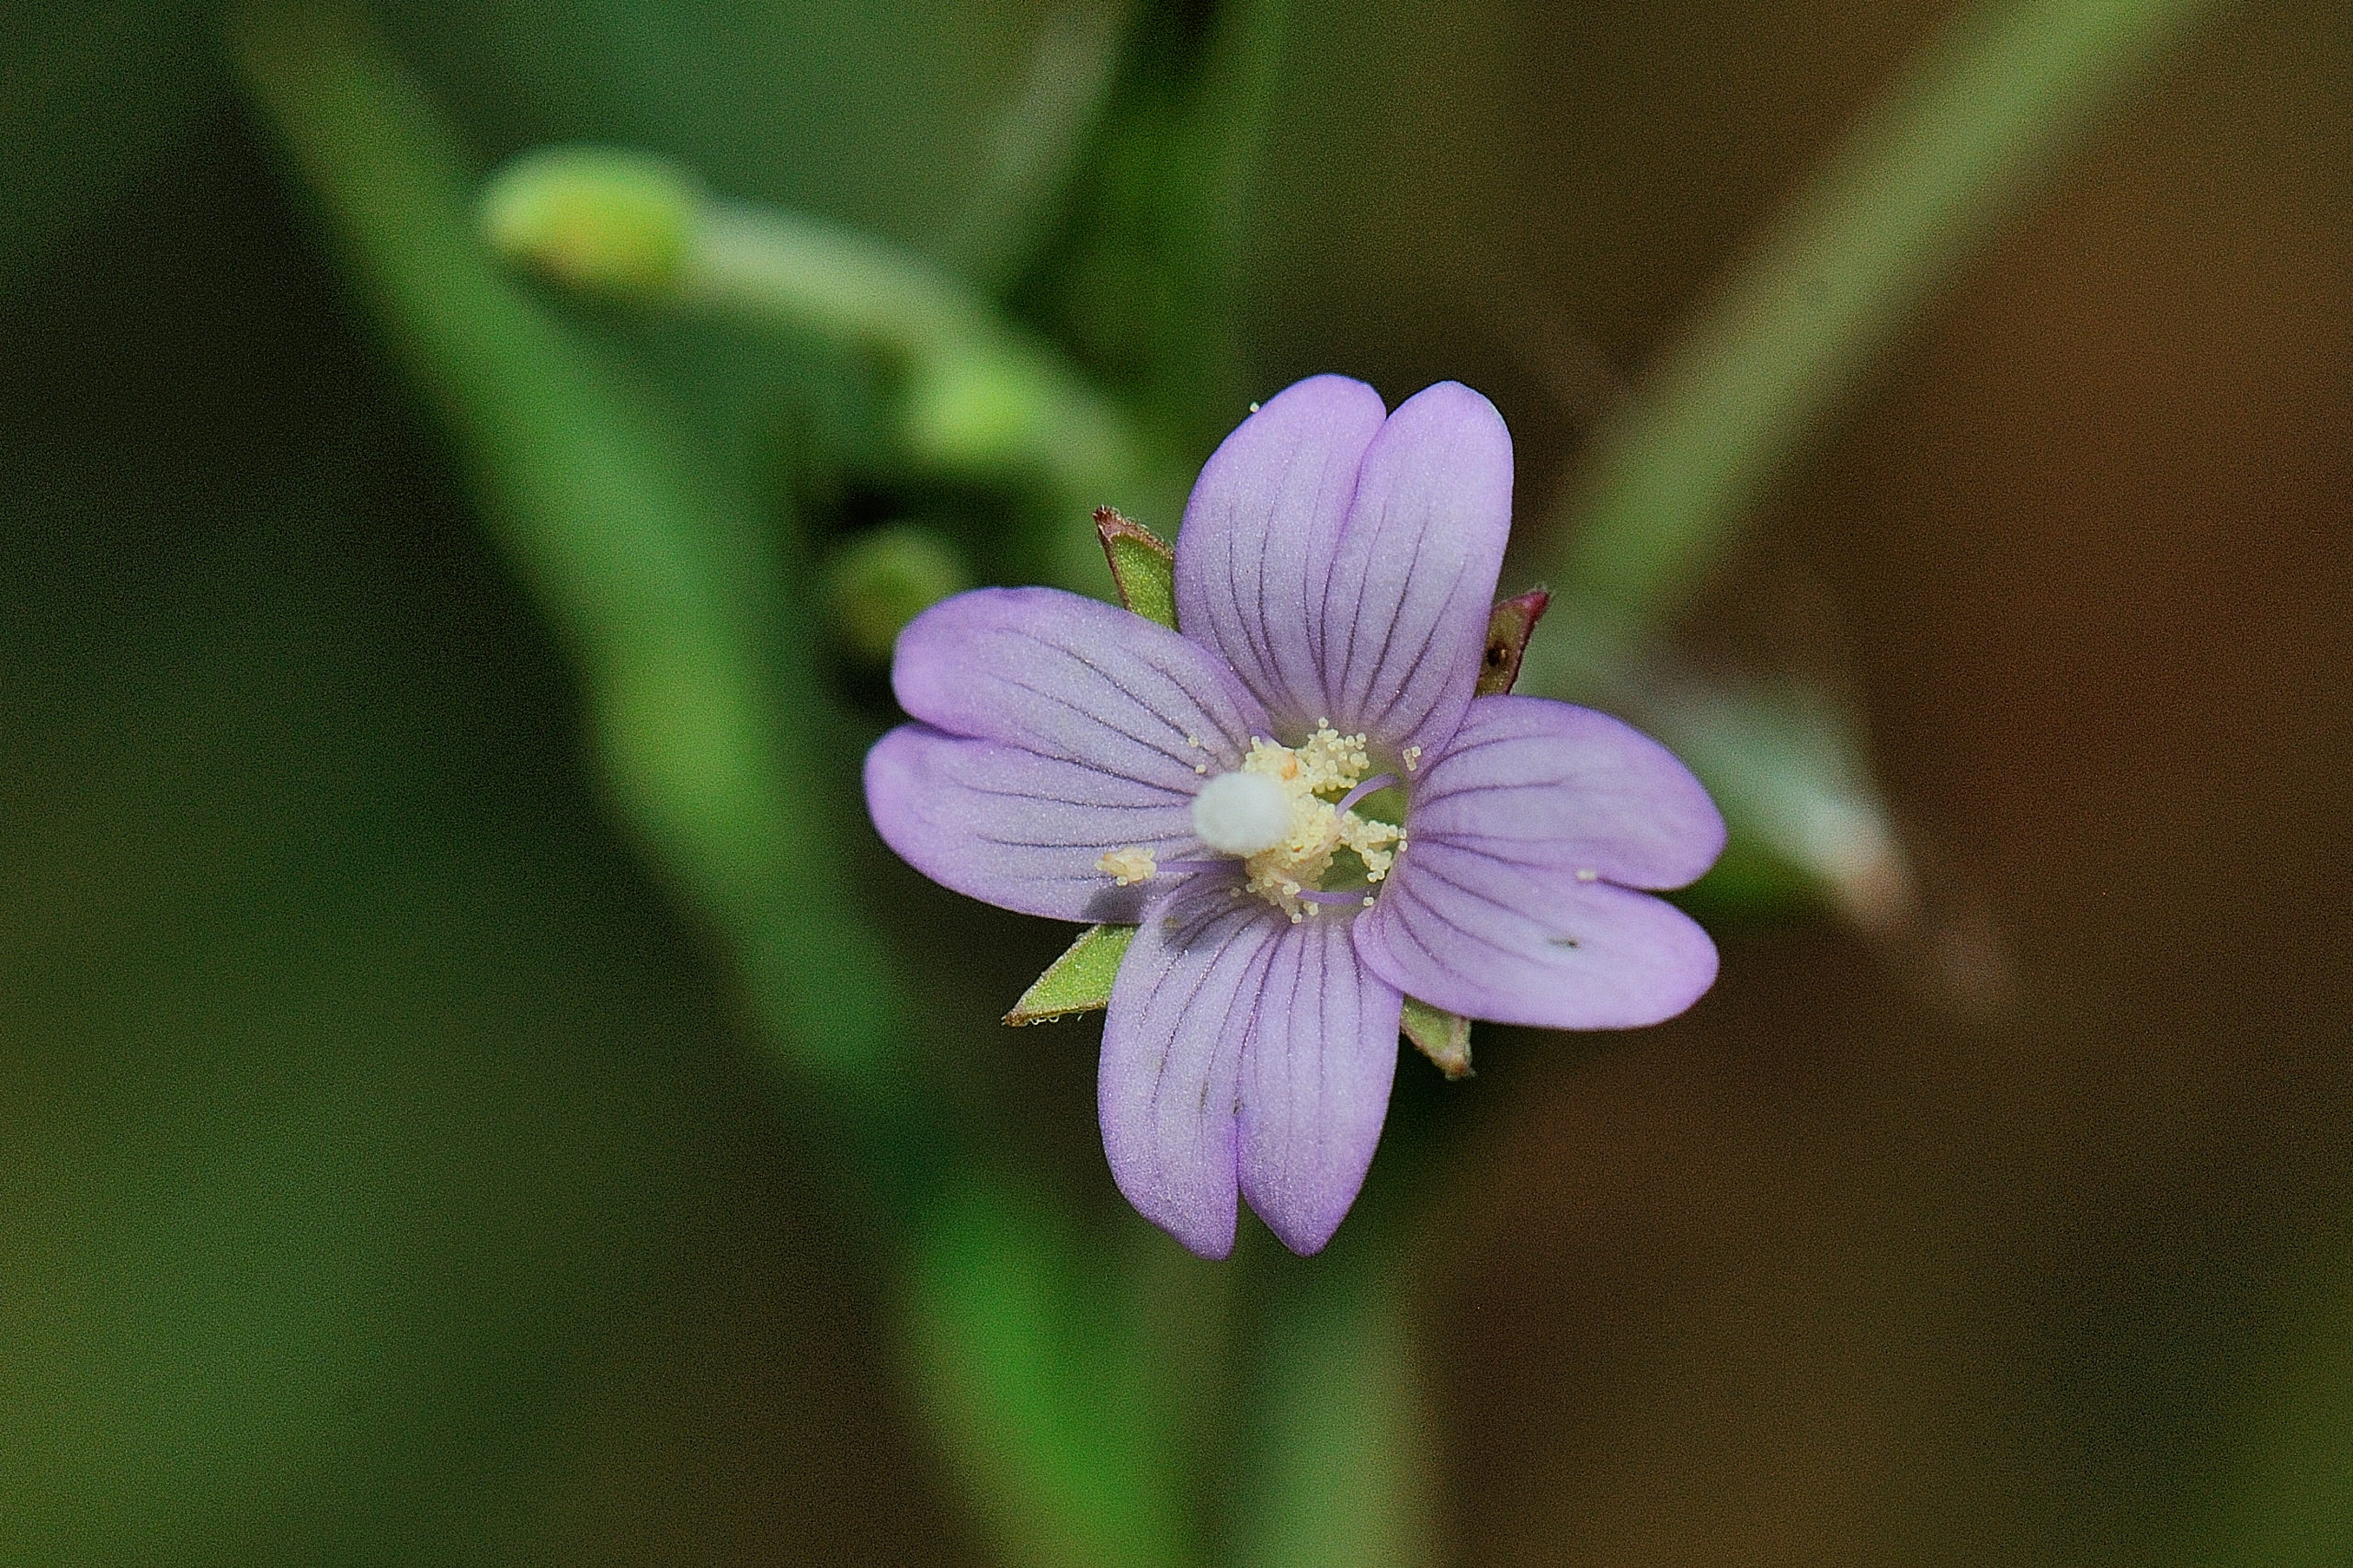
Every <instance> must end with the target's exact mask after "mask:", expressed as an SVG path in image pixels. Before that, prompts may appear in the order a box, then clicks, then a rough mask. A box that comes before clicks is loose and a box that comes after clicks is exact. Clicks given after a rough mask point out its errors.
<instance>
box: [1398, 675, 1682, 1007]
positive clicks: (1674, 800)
mask: <svg viewBox="0 0 2353 1568" xmlns="http://www.w3.org/2000/svg"><path fill="white" fill-rule="evenodd" d="M1406 833H1407V836H1408V838H1409V840H1410V841H1411V842H1414V843H1417V844H1418V843H1422V842H1426V841H1435V840H1438V839H1443V840H1445V841H1446V842H1447V843H1449V844H1451V845H1455V846H1459V847H1461V848H1463V849H1466V850H1475V851H1478V852H1480V853H1483V854H1486V855H1489V856H1493V857H1495V858H1499V859H1503V860H1507V861H1510V862H1512V863H1513V864H1516V865H1518V866H1522V867H1525V868H1527V869H1529V870H1531V871H1538V870H1541V871H1551V872H1560V873H1563V874H1565V875H1568V876H1571V877H1575V876H1578V875H1579V874H1581V873H1582V874H1583V876H1584V878H1585V880H1586V881H1610V882H1616V883H1618V884H1619V885H1620V886H1621V887H1631V888H1679V887H1681V886H1683V885H1684V884H1685V883H1687V882H1690V881H1696V880H1697V879H1698V878H1699V876H1700V875H1701V874H1702V873H1704V872H1705V871H1706V870H1707V869H1708V868H1709V867H1711V866H1712V865H1714V864H1715V863H1716V857H1717V856H1718V855H1720V854H1722V852H1723V846H1724V822H1723V818H1722V816H1721V815H1719V814H1718V813H1717V811H1716V805H1715V802H1714V801H1711V800H1710V799H1709V798H1708V791H1707V790H1705V789H1703V788H1702V787H1701V786H1700V783H1699V780H1698V779H1697V778H1693V777H1692V776H1691V770H1690V769H1689V768H1688V767H1684V766H1683V764H1682V763H1681V762H1679V761H1677V759H1676V756H1675V754H1674V753H1672V752H1670V751H1668V750H1667V749H1666V748H1665V746H1663V745H1661V744H1658V743H1657V742H1656V741H1654V740H1652V739H1651V738H1650V737H1649V736H1648V735H1645V734H1643V733H1642V732H1641V731H1640V730H1637V729H1635V728H1634V727H1633V726H1632V725H1631V724H1627V723H1624V722H1620V721H1619V720H1617V719H1613V718H1611V717H1610V716H1609V715H1608V714H1607V713H1598V712H1596V711H1595V710H1592V709H1590V708H1579V707H1577V706H1575V705H1574V704H1573V703H1567V702H1554V701H1552V700H1551V699H1546V698H1541V697H1482V698H1478V699H1474V700H1473V701H1472V704H1471V707H1470V709H1469V710H1468V711H1467V712H1466V713H1465V714H1464V715H1463V720H1462V724H1461V728H1460V729H1458V730H1456V731H1455V733H1454V739H1453V740H1452V741H1450V742H1449V743H1448V745H1447V748H1446V751H1445V753H1444V754H1443V755H1441V756H1439V757H1438V760H1437V761H1436V762H1435V763H1432V764H1427V765H1425V766H1424V767H1423V768H1422V770H1421V775H1420V777H1419V778H1417V779H1416V780H1415V787H1414V800H1413V814H1412V816H1411V817H1410V818H1409V819H1408V821H1407V823H1406ZM1416 994H1418V993H1416Z"/></svg>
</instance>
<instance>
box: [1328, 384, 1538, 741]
mask: <svg viewBox="0 0 2353 1568" xmlns="http://www.w3.org/2000/svg"><path fill="white" fill-rule="evenodd" d="M1511 478H1512V469H1511V434H1510V432H1508V431H1507V430H1506V429H1505V428H1504V422H1503V417H1502V416H1501V415H1498V414H1496V412H1495V405H1494V404H1492V403H1489V402H1488V401H1487V400H1486V399H1485V398H1483V397H1481V396H1480V395H1479V394H1478V393H1477V392H1472V390H1471V389H1470V388H1468V387H1465V386H1461V385H1458V384H1457V383H1455V382H1453V381H1440V382H1439V383H1438V385H1436V386H1434V387H1430V388H1428V389H1427V390H1426V391H1423V392H1417V393H1415V395H1414V396H1412V397H1410V398H1408V399H1406V400H1405V402H1404V403H1403V404H1401V405H1400V406H1399V407H1398V410H1397V412H1396V413H1394V414H1392V415H1390V416H1389V421H1388V423H1387V424H1385V425H1383V426H1381V433H1380V434H1379V435H1377V436H1375V437H1373V438H1372V444H1371V445H1370V446H1369V447H1367V448H1366V449H1365V453H1364V460H1363V462H1362V463H1361V464H1360V465H1359V466H1358V471H1357V485H1356V498H1355V499H1354V500H1353V501H1352V502H1351V503H1350V504H1349V507H1348V519H1347V524H1346V526H1345V527H1344V528H1342V529H1341V532H1340V542H1339V548H1338V550H1337V551H1336V553H1335V556H1334V558H1333V562H1332V574H1331V578H1330V580H1329V582H1328V583H1326V584H1325V585H1324V599H1323V607H1322V610H1321V613H1320V614H1319V615H1318V616H1316V617H1315V618H1314V619H1315V626H1316V630H1315V632H1314V634H1313V643H1314V647H1315V653H1316V667H1317V668H1318V669H1319V670H1320V671H1321V672H1322V676H1323V689H1324V697H1325V699H1326V700H1327V701H1328V703H1329V707H1328V708H1327V709H1326V710H1324V711H1325V712H1327V713H1328V714H1329V716H1330V718H1331V720H1332V722H1333V723H1335V724H1336V725H1337V726H1339V728H1340V729H1341V731H1342V732H1343V733H1347V732H1349V731H1358V730H1361V731H1363V732H1365V733H1368V734H1370V736H1371V737H1372V740H1373V744H1374V745H1375V747H1376V748H1378V749H1380V750H1381V751H1383V752H1385V753H1388V754H1391V755H1394V754H1395V753H1397V752H1400V751H1402V750H1403V749H1404V747H1406V746H1408V745H1419V746H1421V747H1423V748H1425V749H1426V750H1427V751H1428V752H1430V753H1431V754H1433V755H1435V754H1436V753H1437V752H1438V750H1439V749H1440V748H1441V747H1442V746H1443V745H1444V744H1446V741H1447V739H1448V737H1449V736H1450V735H1452V734H1453V733H1454V727H1455V725H1456V724H1458V723H1460V722H1461V719H1462V710H1463V708H1464V707H1465V706H1466V705H1467V704H1468V703H1469V702H1470V700H1471V692H1472V687H1473V686H1474V685H1475V683H1476V682H1477V680H1478V676H1479V665H1480V656H1481V654H1482V653H1483V652H1484V651H1485V648H1486V641H1487V614H1488V611H1489V610H1490V609H1491V608H1493V606H1494V602H1495V575H1496V573H1497V572H1498V571H1500V570H1501V568H1502V565H1503V558H1504V538H1505V536H1506V534H1507V533H1508V532H1509V531H1510V528H1511Z"/></svg>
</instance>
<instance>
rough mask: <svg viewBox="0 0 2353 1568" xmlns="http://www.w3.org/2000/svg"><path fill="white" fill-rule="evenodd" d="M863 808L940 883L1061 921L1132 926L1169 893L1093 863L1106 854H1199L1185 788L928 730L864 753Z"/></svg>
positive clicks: (919, 727)
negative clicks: (1123, 883)
mask: <svg viewBox="0 0 2353 1568" xmlns="http://www.w3.org/2000/svg"><path fill="white" fill-rule="evenodd" d="M866 804H867V810H868V812H870V814H871V815H872V816H873V818H874V826H875V829H876V831H877V832H879V833H881V835H882V842H883V843H885V844H888V845H889V846H891V847H892V849H894V850H896V851H897V852H898V855H899V858H901V859H903V860H904V861H906V863H907V864H908V865H910V866H913V867H914V868H915V869H916V870H918V871H921V872H922V873H923V874H924V875H925V876H926V877H929V878H930V879H931V880H932V881H935V882H938V883H939V884H940V885H941V886H943V887H949V888H953V889H955V890H956V891H957V892H961V893H963V894H965V895H966V896H967V897H970V898H977V899H979V900H981V901H982V902H983V903H994V904H995V905H996V906H997V907H998V908H1000V909H1014V910H1018V911H1020V912H1021V913H1022V914H1024V915H1045V916H1047V917H1048V918H1050V919H1054V920H1089V921H1095V920H1111V921H1118V922H1120V923H1122V924H1126V923H1130V922H1133V921H1136V920H1139V919H1142V909H1143V903H1144V901H1145V899H1146V897H1147V896H1149V895H1154V894H1156V893H1158V892H1165V891H1166V890H1165V887H1156V886H1155V885H1154V883H1152V882H1138V883H1134V884H1131V885H1130V886H1128V887H1124V888H1123V887H1120V886H1119V885H1118V883H1117V882H1116V881H1114V880H1113V879H1112V878H1111V877H1109V876H1108V875H1106V874H1105V873H1104V872H1103V871H1102V870H1101V869H1099V867H1098V866H1097V861H1099V860H1100V859H1101V858H1102V855H1103V852H1104V850H1105V849H1107V848H1128V847H1134V848H1140V849H1150V850H1152V851H1153V852H1154V854H1155V855H1157V856H1158V857H1159V858H1161V859H1163V860H1172V859H1179V858H1185V857H1187V856H1197V855H1199V853H1201V850H1200V846H1199V841H1198V840H1196V839H1195V838H1194V836H1193V819H1192V801H1191V798H1190V797H1189V796H1188V795H1186V794H1184V793H1182V792H1180V791H1178V790H1166V789H1163V788H1162V787H1161V786H1159V785H1157V784H1142V783H1138V782H1137V781H1135V780H1134V779H1131V778H1120V777H1118V776H1117V775H1115V774H1109V773H1105V772H1102V771H1101V770H1099V769H1097V768H1092V767H1086V766H1085V765H1084V764H1081V763H1075V762H1064V761H1063V760H1061V759H1060V758H1057V757H1047V756H1038V755H1037V754H1036V753H1034V752H1026V751H1023V750H1021V749H1020V748H1019V747H1017V746H1010V745H1006V744H1004V743H1003V742H1001V741H978V740H969V739H965V738H963V737H961V736H957V735H949V734H945V733H941V732H940V731H938V730H935V729H933V728H931V727H930V726H929V725H927V724H902V725H900V726H899V727H898V728H897V729H895V730H893V731H892V732H891V733H889V734H887V735H885V736H883V737H882V738H881V740H880V741H878V742H876V743H875V745H874V749H873V750H872V751H870V752H869V753H867V755H866Z"/></svg>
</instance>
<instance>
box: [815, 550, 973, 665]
mask: <svg viewBox="0 0 2353 1568" xmlns="http://www.w3.org/2000/svg"><path fill="white" fill-rule="evenodd" d="M971 586H972V574H971V573H970V572H969V571H968V570H966V568H965V565H964V558H963V556H962V554H961V552H960V551H958V550H957V549H956V547H955V546H954V545H953V544H951V543H949V541H948V540H945V539H943V538H941V537H940V536H939V535H938V534H937V533H935V532H934V531H932V530H931V529H930V528H925V527H923V526H922V525H921V524H918V523H893V524H892V525H890V526H889V527H887V528H876V529H874V530H873V531H871V532H870V533H865V534H861V535H859V536H858V538H856V539H854V540H850V541H848V542H847V544H844V545H843V546H842V547H841V548H840V549H839V550H837V551H835V552H834V556H833V559H832V560H831V561H829V562H827V563H826V567H825V603H826V609H827V612H828V615H829V617H830V619H831V620H832V623H833V630H834V634H835V637H836V638H838V639H839V640H840V642H841V643H842V645H843V646H844V647H845V648H847V650H848V651H849V652H850V653H852V654H853V655H855V656H856V657H858V658H859V659H862V660H865V661H867V662H869V663H872V664H878V665H879V664H885V663H888V662H889V660H890V657H891V648H892V644H893V643H894V642H897V641H898V638H899V632H900V630H901V629H902V628H904V626H905V625H906V624H907V622H909V621H911V620H913V619H915V617H916V616H918V615H921V614H922V613H923V612H924V611H925V610H927V609H929V608H931V607H932V606H933V605H936V604H938V602H939V601H940V600H942V599H944V598H948V597H950V596H952V595H955V594H961V593H962V592H963V591H964V590H965V589H966V588H969V587H971Z"/></svg>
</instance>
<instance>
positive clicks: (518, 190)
mask: <svg viewBox="0 0 2353 1568" xmlns="http://www.w3.org/2000/svg"><path fill="white" fill-rule="evenodd" d="M481 212H482V226H483V233H484V235H485V237H486V238H487V239H488V241H489V242H490V244H492V246H493V247H494V249H495V250H496V251H497V252H498V253H499V254H500V255H501V256H504V257H505V258H506V259H507V260H509V261H512V262H516V263H518V264H521V265H525V266H529V267H534V268H536V269H538V270H540V271H541V272H543V273H545V274H547V275H548V276H550V277H551V278H554V279H556V280H558V281H561V282H563V283H565V284H567V285H569V286H571V287H574V288H581V289H586V290H596V291H599V292H605V293H613V294H620V295H623V296H626V297H631V298H636V299H641V300H644V301H649V302H654V303H660V304H665V305H669V306H672V307H674V308H680V309H688V310H705V311H710V312H719V313H722V314H725V315H728V316H732V317H733V318H735V319H738V320H743V321H747V322H753V323H756V324H761V325H763V326H767V327H771V328H783V329H786V330H790V331H798V332H808V333H815V334H819V335H824V336H825V337H828V338H831V339H833V340H835V341H837V342H842V343H849V344H855V345H858V346H859V347H864V348H867V349H869V350H870V351H873V352H875V353H878V354H880V355H881V356H882V357H884V358H886V359H887V360H888V361H890V362H891V363H892V365H893V366H894V368H895V369H897V370H898V371H899V372H900V374H901V375H902V377H903V378H904V387H903V395H902V397H901V400H900V403H899V423H898V429H897V432H896V435H897V438H898V440H899V443H900V445H901V447H902V449H903V450H904V453H905V455H906V456H907V458H908V459H909V460H911V461H913V462H915V463H917V464H919V465H921V466H923V467H925V468H927V469H930V470H932V471H934V472H947V473H961V474H968V475H975V476H981V477H987V478H1014V479H1019V478H1025V477H1026V478H1033V479H1037V480H1041V481H1043V482H1044V483H1046V484H1047V485H1049V486H1050V487H1051V490H1052V492H1053V493H1054V494H1055V495H1056V496H1057V497H1058V498H1059V505H1060V509H1061V510H1062V511H1063V513H1065V514H1066V515H1067V516H1068V517H1070V518H1071V519H1072V520H1071V523H1070V526H1069V527H1067V528H1056V529H1055V530H1054V531H1053V534H1052V538H1051V550H1050V564H1051V569H1052V571H1053V573H1054V575H1055V577H1056V579H1057V581H1059V582H1062V583H1063V584H1064V585H1067V586H1071V587H1074V588H1078V589H1080V590H1082V591H1084V592H1087V593H1091V594H1095V595H1097V596H1098V597H1108V594H1109V591H1110V581H1109V578H1108V575H1107V574H1106V573H1105V571H1104V567H1103V556H1102V551H1101V550H1100V549H1099V548H1098V547H1097V544H1096V542H1095V537H1094V533H1093V530H1092V529H1091V528H1088V527H1086V518H1088V517H1092V516H1093V515H1094V509H1095V508H1096V507H1097V506H1120V507H1121V508H1122V509H1126V510H1131V511H1133V512H1135V513H1136V515H1138V516H1140V517H1154V518H1156V519H1160V520H1162V521H1164V522H1165V523H1173V522H1174V520H1175V517H1176V511H1177V509H1178V508H1179V507H1180V506H1182V504H1183V500H1184V494H1185V478H1184V473H1183V470H1182V465H1181V464H1180V463H1179V462H1177V461H1176V460H1175V459H1174V458H1173V456H1172V455H1171V454H1169V453H1168V452H1166V451H1164V450H1162V449H1160V448H1159V447H1158V446H1157V445H1156V444H1155V443H1154V442H1153V441H1152V440H1151V439H1149V438H1148V437H1146V436H1145V435H1144V434H1143V433H1142V432H1141V431H1140V430H1138V429H1137V428H1136V427H1135V426H1134V424H1133V423H1132V422H1131V420H1130V419H1129V418H1128V417H1127V416H1126V415H1125V414H1124V413H1123V412H1122V411H1121V410H1120V407H1119V405H1118V404H1117V403H1113V402H1112V401H1111V400H1110V399H1108V397H1106V396H1104V395H1103V394H1102V393H1101V392H1098V391H1097V390H1096V389H1095V388H1094V387H1093V386H1091V385H1089V384H1088V382H1087V381H1086V378H1085V377H1083V376H1082V375H1080V374H1079V373H1078V371H1077V370H1076V369H1074V367H1073V366H1071V365H1070V364H1069V363H1068V361H1067V360H1065V359H1064V358H1062V357H1061V356H1060V355H1058V354H1056V353H1055V352H1054V351H1053V349H1052V348H1051V347H1049V346H1047V345H1046V344H1044V343H1042V342H1040V341H1039V340H1038V339H1037V338H1035V337H1033V336H1032V335H1029V334H1027V333H1025V332H1023V331H1021V330H1020V329H1018V328H1017V327H1016V326H1015V325H1013V324H1011V323H1010V322H1008V321H1006V319H1005V318H1004V317H1003V316H1002V315H1000V314H999V313H998V312H996V311H995V310H994V309H993V308H992V307H991V306H990V305H989V303H988V302H987V301H985V300H984V299H983V298H982V297H981V296H980V295H979V294H977V293H976V292H975V291H973V290H972V289H970V288H969V287H968V286H966V285H965V284H964V283H963V282H962V281H961V279H959V278H956V277H955V276H954V275H952V274H950V273H949V272H947V271H946V270H944V269H942V268H941V267H938V266H937V265H935V264H934V263H932V262H931V261H929V260H928V259H926V257H924V256H920V255H918V254H916V253H915V252H913V251H910V250H907V249H905V248H904V247H902V246H899V245H894V244H890V243H889V242H887V241H884V240H880V239H876V238H874V237H872V236H870V235H868V234H864V233H859V232H858V231H857V230H854V229H848V228H844V227H842V226H841V225H839V224H835V223H832V222H827V221H825V220H824V219H822V218H818V217H815V216H813V215H811V214H808V213H803V212H795V211H789V210H782V209H779V208H770V207H760V206H755V205H752V204H750V203H746V202H736V201H727V200H723V199H719V198H717V197H714V196H711V195H710V194H709V193H708V192H706V191H704V190H703V188H702V187H701V185H700V184H699V182H698V181H697V180H696V179H695V177H694V176H693V175H692V174H691V173H690V172H688V170H685V169H682V168H679V167H678V166H676V165H673V164H670V163H667V162H665V161H664V160H661V159H657V158H654V157H651V156H649V155H647V154H644V153H630V152H620V151H617V150H613V149H608V148H597V147H553V148H545V149H542V150H540V151H539V152H535V153H529V154H528V155H526V156H524V157H521V158H518V159H517V160H516V161H514V162H513V163H511V164H509V165H506V167H505V168H503V169H501V170H500V171H499V172H498V173H497V175H496V176H494V178H493V179H492V181H491V182H490V184H489V185H488V186H487V187H485V188H484V190H483V196H482V201H481Z"/></svg>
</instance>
